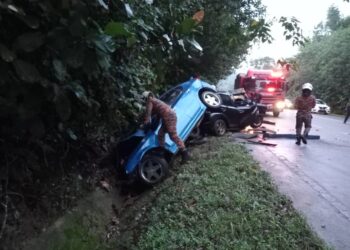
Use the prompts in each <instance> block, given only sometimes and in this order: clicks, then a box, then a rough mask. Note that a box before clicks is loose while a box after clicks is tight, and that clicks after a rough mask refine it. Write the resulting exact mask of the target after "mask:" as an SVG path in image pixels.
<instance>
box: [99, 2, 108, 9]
mask: <svg viewBox="0 0 350 250" xmlns="http://www.w3.org/2000/svg"><path fill="white" fill-rule="evenodd" d="M97 1H98V2H99V4H100V5H101V6H102V7H103V8H105V9H106V10H108V5H107V4H106V3H105V1H104V0H97Z"/></svg>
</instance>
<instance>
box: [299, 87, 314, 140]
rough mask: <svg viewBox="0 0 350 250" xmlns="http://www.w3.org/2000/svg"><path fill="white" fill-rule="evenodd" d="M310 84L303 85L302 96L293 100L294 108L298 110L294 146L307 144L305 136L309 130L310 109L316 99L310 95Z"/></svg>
mask: <svg viewBox="0 0 350 250" xmlns="http://www.w3.org/2000/svg"><path fill="white" fill-rule="evenodd" d="M312 88H313V87H312V85H311V83H305V84H303V87H302V95H301V96H298V97H297V98H296V99H295V102H294V107H295V108H296V109H297V110H298V111H297V115H296V125H295V129H296V135H297V141H296V144H297V145H300V141H302V142H303V143H304V144H307V140H306V139H307V136H308V134H309V132H310V129H311V121H312V115H311V109H312V108H314V107H315V105H316V99H315V97H314V96H312V95H311V93H312ZM303 124H304V125H305V129H304V133H303V134H302V133H301V131H302V128H303Z"/></svg>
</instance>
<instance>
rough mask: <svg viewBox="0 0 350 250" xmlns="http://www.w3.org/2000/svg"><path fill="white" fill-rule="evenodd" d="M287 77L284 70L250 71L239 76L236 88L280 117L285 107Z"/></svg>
mask: <svg viewBox="0 0 350 250" xmlns="http://www.w3.org/2000/svg"><path fill="white" fill-rule="evenodd" d="M285 75H286V74H285V73H284V71H283V70H278V71H277V70H256V69H249V70H248V72H247V74H238V75H237V77H236V80H235V85H234V88H235V89H239V88H243V89H244V90H245V92H246V94H247V95H248V97H250V98H252V99H253V100H255V101H257V102H260V103H262V104H265V105H266V106H267V111H268V112H272V113H273V116H275V117H278V116H279V114H280V112H282V111H283V109H284V106H285V103H284V100H285V94H286V91H287V88H288V85H287V82H286V80H285Z"/></svg>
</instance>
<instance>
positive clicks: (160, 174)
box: [137, 155, 169, 186]
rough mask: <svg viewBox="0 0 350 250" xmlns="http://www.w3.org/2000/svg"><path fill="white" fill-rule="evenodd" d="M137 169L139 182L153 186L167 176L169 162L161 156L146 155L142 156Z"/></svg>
mask: <svg viewBox="0 0 350 250" xmlns="http://www.w3.org/2000/svg"><path fill="white" fill-rule="evenodd" d="M137 170H138V177H139V180H140V182H141V183H142V184H145V185H147V186H153V185H155V184H157V183H159V182H161V181H162V180H163V179H164V178H165V177H167V176H168V174H169V164H168V162H167V161H166V160H165V159H164V158H162V157H159V156H155V155H146V156H144V157H143V158H142V161H141V162H140V164H139V166H138V169H137Z"/></svg>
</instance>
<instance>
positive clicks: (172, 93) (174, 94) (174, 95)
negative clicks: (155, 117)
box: [160, 87, 183, 106]
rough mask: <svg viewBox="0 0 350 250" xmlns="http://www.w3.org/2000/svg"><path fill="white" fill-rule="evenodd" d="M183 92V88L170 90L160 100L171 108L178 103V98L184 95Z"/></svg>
mask: <svg viewBox="0 0 350 250" xmlns="http://www.w3.org/2000/svg"><path fill="white" fill-rule="evenodd" d="M182 92H183V88H182V87H176V88H173V89H170V90H169V91H167V92H165V93H164V94H163V95H162V96H161V97H160V100H162V101H163V102H165V103H166V104H168V105H169V106H172V105H173V104H174V103H175V102H176V101H177V99H178V97H179V96H180V95H181V94H182Z"/></svg>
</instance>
